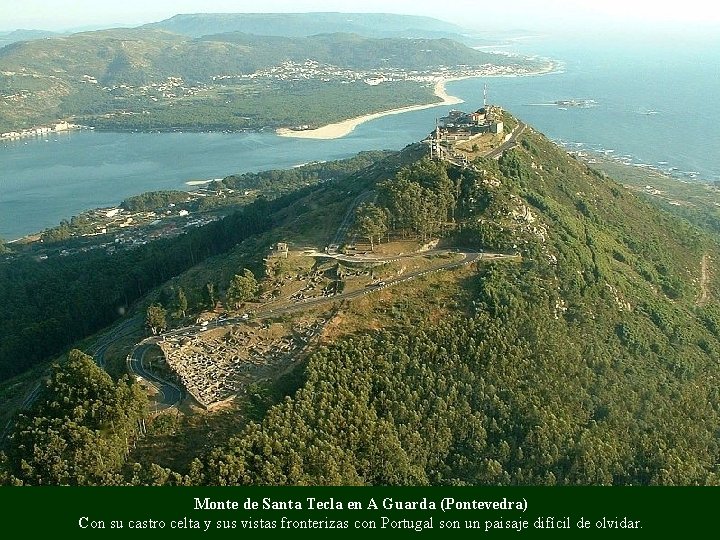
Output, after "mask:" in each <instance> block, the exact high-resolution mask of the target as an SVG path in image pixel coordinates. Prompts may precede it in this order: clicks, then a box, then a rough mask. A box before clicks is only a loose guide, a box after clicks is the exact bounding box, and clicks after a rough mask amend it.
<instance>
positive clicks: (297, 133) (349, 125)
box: [275, 75, 473, 139]
mask: <svg viewBox="0 0 720 540" xmlns="http://www.w3.org/2000/svg"><path fill="white" fill-rule="evenodd" d="M472 78H473V77H472V76H470V75H468V76H466V77H449V78H447V79H444V78H442V79H439V80H438V81H436V82H435V88H434V94H435V96H437V97H438V98H440V101H436V102H433V103H425V104H421V105H408V106H407V107H399V108H397V109H389V110H386V111H380V112H376V113H370V114H365V115H362V116H356V117H354V118H348V119H347V120H343V121H341V122H335V123H333V124H327V125H324V126H322V127H319V128H315V129H306V130H294V129H290V128H278V129H276V130H275V133H276V134H277V135H278V136H280V137H295V138H297V139H339V138H341V137H344V136H345V135H348V134H350V133H352V131H353V130H354V129H355V128H356V127H357V126H359V125H360V124H364V123H365V122H369V121H370V120H376V119H378V118H382V117H383V116H390V115H393V114H402V113H406V112H411V111H421V110H423V109H430V108H432V107H439V106H441V105H457V104H458V103H464V101H465V100H464V99H461V98H459V97H457V96H451V95H450V94H448V93H447V90H446V89H445V83H447V82H451V81H460V80H463V79H472Z"/></svg>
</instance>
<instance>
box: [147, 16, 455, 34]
mask: <svg viewBox="0 0 720 540" xmlns="http://www.w3.org/2000/svg"><path fill="white" fill-rule="evenodd" d="M144 28H152V29H158V30H167V31H168V32H174V33H176V34H182V35H185V36H190V37H201V36H206V35H209V34H218V33H227V32H243V33H246V34H259V35H265V36H285V37H301V36H311V35H314V34H324V33H336V32H341V33H354V34H361V35H363V36H368V37H402V38H435V37H454V38H457V37H460V36H463V35H466V34H468V31H467V30H466V29H464V28H462V27H460V26H457V25H455V24H452V23H448V22H445V21H441V20H438V19H434V18H432V17H420V16H417V15H396V14H392V13H196V14H184V15H175V16H174V17H171V18H169V19H166V20H164V21H160V22H156V23H151V24H147V25H145V26H144Z"/></svg>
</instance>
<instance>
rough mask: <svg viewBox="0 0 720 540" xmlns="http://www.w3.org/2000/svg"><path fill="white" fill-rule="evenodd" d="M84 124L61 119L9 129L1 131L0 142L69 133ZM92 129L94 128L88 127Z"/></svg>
mask: <svg viewBox="0 0 720 540" xmlns="http://www.w3.org/2000/svg"><path fill="white" fill-rule="evenodd" d="M83 127H84V126H78V125H76V124H71V123H69V122H66V121H65V120H61V121H59V122H56V123H54V124H51V125H45V126H37V127H33V128H29V129H21V130H19V131H7V132H5V133H0V142H2V141H15V140H17V139H25V138H28V137H47V136H48V135H53V134H57V133H67V132H68V131H71V130H75V129H82V128H83ZM88 129H92V128H88Z"/></svg>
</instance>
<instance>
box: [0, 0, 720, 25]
mask: <svg viewBox="0 0 720 540" xmlns="http://www.w3.org/2000/svg"><path fill="white" fill-rule="evenodd" d="M257 11H263V12H307V11H344V12H380V13H386V12H392V13H407V14H414V15H428V16H431V17H436V18H440V19H443V20H447V21H450V22H455V23H459V24H461V25H463V26H466V27H470V28H473V29H479V28H490V29H498V28H502V27H508V26H513V27H514V28H527V29H544V30H547V29H558V30H563V29H564V28H567V27H572V28H574V29H578V28H588V29H589V30H592V29H597V28H600V27H602V28H605V27H610V28H612V27H618V28H627V27H632V26H639V27H640V28H641V29H643V28H647V29H652V28H655V27H663V28H671V29H673V28H674V29H677V30H682V29H683V28H684V27H687V26H696V25H697V26H702V27H705V28H710V29H715V28H716V29H718V31H719V32H720V3H715V2H712V1H711V0H682V1H679V0H591V1H587V0H501V1H492V2H491V1H487V0H485V1H483V0H433V1H430V0H392V1H388V0H362V1H360V0H355V1H349V0H263V1H262V2H257V1H256V0H252V1H248V0H235V1H233V0H118V1H105V0H0V30H14V29H17V28H25V29H30V28H32V29H43V30H55V31H57V30H69V29H82V28H84V27H104V26H117V25H125V26H135V25H138V24H142V23H147V22H153V21H158V20H162V19H165V18H168V17H171V16H172V15H175V14H177V13H202V12H205V13H212V12H216V13H217V12H223V13H232V12H257Z"/></svg>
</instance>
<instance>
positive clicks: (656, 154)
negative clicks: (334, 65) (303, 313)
mask: <svg viewBox="0 0 720 540" xmlns="http://www.w3.org/2000/svg"><path fill="white" fill-rule="evenodd" d="M716 44H717V39H715V42H714V43H713V44H709V45H707V47H706V46H704V45H703V44H700V45H698V46H695V47H692V48H690V47H686V48H682V47H680V48H678V47H669V46H668V47H660V48H658V47H656V46H653V47H649V46H647V45H634V46H633V45H632V44H630V45H626V46H624V47H621V46H619V45H618V46H615V47H613V48H611V49H609V48H608V47H607V45H606V44H604V43H603V44H602V45H600V44H597V45H595V46H593V45H592V44H587V43H586V44H583V47H578V46H577V44H572V43H566V42H557V41H551V40H549V39H547V38H536V39H529V40H524V41H522V42H518V43H516V44H515V45H514V46H513V47H512V48H511V50H514V51H519V52H524V53H539V54H541V55H543V56H550V57H552V58H555V59H558V60H560V61H562V62H563V69H562V70H561V71H560V72H558V73H555V74H550V75H544V76H539V77H516V78H512V77H511V78H491V79H485V80H482V79H481V80H478V79H469V80H464V81H457V82H452V83H449V84H448V85H447V90H448V93H450V94H452V95H456V96H459V97H461V98H463V99H465V100H466V102H467V103H466V104H465V105H460V106H457V105H456V106H455V107H456V108H465V109H471V108H477V107H479V106H481V105H482V85H483V83H485V82H487V83H488V87H489V92H490V101H491V102H492V103H498V104H500V105H502V106H504V107H506V108H508V109H509V110H511V111H512V112H513V113H514V114H515V115H516V116H519V117H521V118H522V119H523V120H525V121H527V122H529V123H531V124H532V125H534V126H535V127H537V128H538V129H539V130H541V131H543V132H544V133H546V134H547V135H548V136H550V137H551V138H553V139H555V140H558V141H564V142H566V143H569V144H570V143H572V146H574V147H575V146H576V147H578V148H588V149H594V150H600V151H607V152H611V151H612V152H613V154H614V155H617V156H625V159H627V160H629V161H632V162H634V163H646V164H649V165H653V166H656V167H658V168H660V169H665V170H670V169H671V168H672V170H673V172H674V173H675V174H678V175H679V176H683V175H684V176H685V177H687V178H690V179H697V180H720V160H718V159H717V157H718V152H719V151H720V127H718V126H720V82H719V81H720V79H718V76H717V74H718V73H719V71H718V66H720V47H716V46H715V45H716ZM710 45H713V46H710ZM570 99H592V100H595V101H596V102H597V106H595V107H592V108H577V107H567V108H564V109H563V108H560V107H558V106H556V105H548V104H551V103H553V102H555V101H557V100H570ZM449 109H450V107H436V108H432V109H425V110H420V111H413V112H409V113H404V114H399V115H394V116H387V117H383V118H380V119H377V120H373V121H371V122H368V123H365V124H362V125H360V126H359V127H357V128H356V129H355V131H353V132H352V133H351V134H350V135H348V136H346V137H343V138H340V139H334V140H309V139H294V138H285V137H278V136H276V135H275V134H274V133H250V134H229V133H99V132H92V131H81V132H74V133H69V134H63V135H54V136H51V137H49V138H47V139H25V140H20V141H13V142H7V143H0V237H3V238H5V239H6V240H10V239H14V238H18V237H20V236H22V235H24V234H28V233H31V232H35V231H39V230H42V229H43V228H46V227H50V226H53V225H56V224H57V223H58V222H59V221H60V220H61V219H69V218H70V217H71V216H73V215H75V214H78V213H80V212H82V211H83V210H87V209H90V208H95V207H102V206H112V205H116V204H118V203H119V202H120V201H122V200H123V199H124V198H126V197H128V196H130V195H133V194H137V193H141V192H143V191H149V190H157V189H189V187H190V186H188V184H187V183H186V182H188V181H193V180H207V179H211V178H220V177H223V176H226V175H229V174H232V173H239V172H246V171H258V170H264V169H271V168H288V167H292V166H294V165H298V164H301V163H306V162H309V161H321V160H332V159H339V158H344V157H348V156H351V155H353V154H355V153H357V152H360V151H362V150H372V149H400V148H402V147H403V146H405V145H407V144H409V143H411V142H414V141H417V140H420V139H422V138H423V137H424V136H425V135H426V134H427V133H428V132H429V131H430V130H431V129H432V128H433V126H434V124H435V118H436V117H438V116H442V115H444V114H445V113H446V112H447V111H448V110H449Z"/></svg>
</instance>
